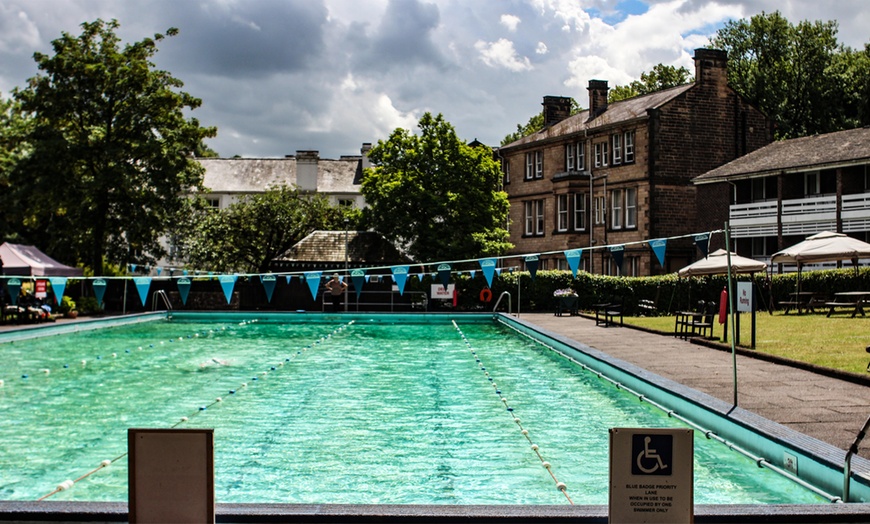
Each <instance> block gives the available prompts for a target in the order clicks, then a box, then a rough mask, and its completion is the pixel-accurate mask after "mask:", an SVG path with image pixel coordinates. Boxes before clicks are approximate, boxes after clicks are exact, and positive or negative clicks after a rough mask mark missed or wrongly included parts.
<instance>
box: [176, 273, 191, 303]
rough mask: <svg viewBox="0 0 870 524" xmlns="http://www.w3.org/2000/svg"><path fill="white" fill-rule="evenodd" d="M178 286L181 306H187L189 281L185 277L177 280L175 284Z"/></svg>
mask: <svg viewBox="0 0 870 524" xmlns="http://www.w3.org/2000/svg"><path fill="white" fill-rule="evenodd" d="M175 285H177V286H178V294H179V295H181V304H182V305H185V306H186V305H187V295H188V294H189V293H190V279H189V278H187V277H182V278H179V279H178V281H177V282H176V283H175Z"/></svg>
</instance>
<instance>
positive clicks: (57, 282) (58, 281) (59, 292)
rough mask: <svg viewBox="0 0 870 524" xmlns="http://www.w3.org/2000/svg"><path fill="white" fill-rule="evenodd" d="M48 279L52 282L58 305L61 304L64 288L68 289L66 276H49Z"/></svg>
mask: <svg viewBox="0 0 870 524" xmlns="http://www.w3.org/2000/svg"><path fill="white" fill-rule="evenodd" d="M48 281H49V282H51V290H52V291H54V298H55V300H57V303H58V305H60V301H61V300H63V290H64V289H66V277H48Z"/></svg>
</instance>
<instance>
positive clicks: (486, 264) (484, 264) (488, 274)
mask: <svg viewBox="0 0 870 524" xmlns="http://www.w3.org/2000/svg"><path fill="white" fill-rule="evenodd" d="M477 263H478V264H480V269H481V270H482V271H483V278H485V279H486V285H487V286H489V287H492V274H493V273H494V272H495V265H496V260H495V259H494V258H481V259H480V260H478V261H477Z"/></svg>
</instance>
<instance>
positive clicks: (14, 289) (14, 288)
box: [6, 278, 21, 306]
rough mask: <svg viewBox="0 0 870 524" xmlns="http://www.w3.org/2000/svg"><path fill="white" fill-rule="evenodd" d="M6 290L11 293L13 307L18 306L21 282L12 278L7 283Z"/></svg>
mask: <svg viewBox="0 0 870 524" xmlns="http://www.w3.org/2000/svg"><path fill="white" fill-rule="evenodd" d="M6 289H7V290H8V291H9V299H10V300H11V301H12V305H13V306H14V305H16V304H17V303H18V293H20V292H21V280H19V279H17V278H10V279H9V280H7V281H6Z"/></svg>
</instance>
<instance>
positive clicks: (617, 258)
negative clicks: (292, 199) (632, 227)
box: [608, 245, 625, 275]
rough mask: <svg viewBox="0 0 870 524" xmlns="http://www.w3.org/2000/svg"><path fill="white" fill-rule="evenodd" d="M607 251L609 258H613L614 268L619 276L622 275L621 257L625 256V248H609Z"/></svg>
mask: <svg viewBox="0 0 870 524" xmlns="http://www.w3.org/2000/svg"><path fill="white" fill-rule="evenodd" d="M608 250H609V251H610V256H611V257H613V261H614V262H616V267H617V268H618V269H619V274H620V275H622V260H623V255H625V246H624V245H620V246H610V247H609V248H608Z"/></svg>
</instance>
